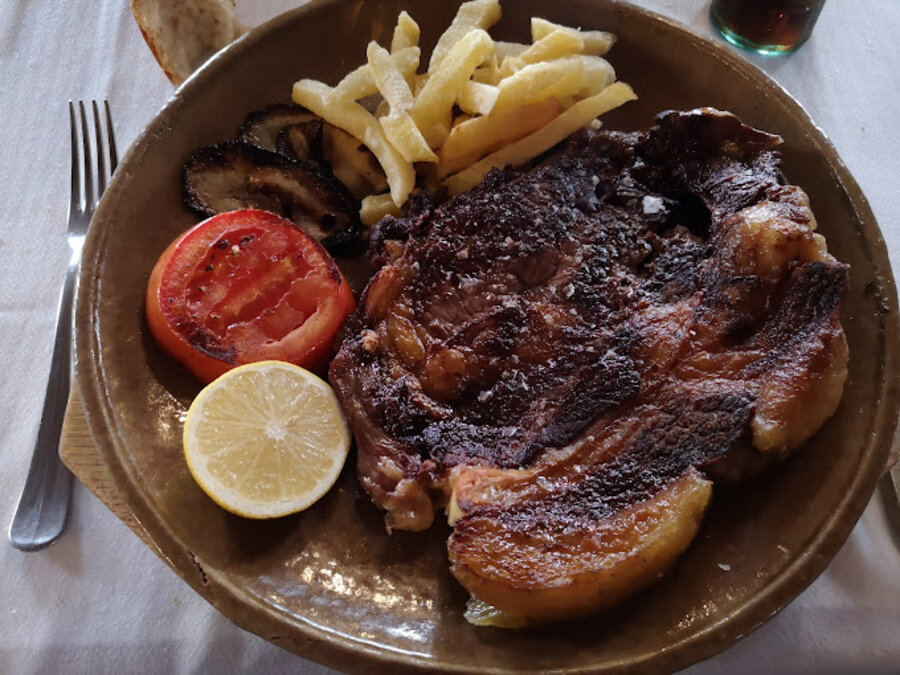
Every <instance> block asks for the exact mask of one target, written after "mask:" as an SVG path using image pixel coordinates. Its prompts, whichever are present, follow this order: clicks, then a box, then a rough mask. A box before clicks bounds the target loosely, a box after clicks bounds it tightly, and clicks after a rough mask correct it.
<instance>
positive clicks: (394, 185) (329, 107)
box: [292, 80, 416, 206]
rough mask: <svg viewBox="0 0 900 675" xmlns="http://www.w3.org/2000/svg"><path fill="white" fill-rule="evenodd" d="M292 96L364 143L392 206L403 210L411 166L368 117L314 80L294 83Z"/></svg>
mask: <svg viewBox="0 0 900 675" xmlns="http://www.w3.org/2000/svg"><path fill="white" fill-rule="evenodd" d="M292 96H293V99H294V102H295V103H297V104H298V105H302V106H303V107H305V108H307V109H308V110H310V111H311V112H313V113H315V114H316V115H318V116H319V117H321V118H322V119H323V120H325V121H326V122H330V123H331V124H333V125H334V126H336V127H338V128H340V129H343V130H344V131H346V132H347V133H349V134H351V135H353V136H355V137H356V138H358V139H359V140H361V141H362V142H363V143H365V144H366V146H367V147H368V148H369V149H370V150H371V151H372V153H373V154H374V155H375V158H376V159H377V160H378V163H379V164H381V167H382V168H383V169H384V173H385V175H386V176H387V180H388V185H389V186H390V188H391V197H392V199H393V200H394V203H395V204H396V205H397V206H403V204H404V203H405V202H406V200H407V198H408V197H409V193H410V192H412V189H413V187H414V186H415V184H416V172H415V170H414V169H413V165H412V163H411V162H409V161H407V160H406V159H405V158H404V157H403V155H401V154H400V152H398V151H397V149H396V148H395V147H394V146H393V145H391V142H390V141H389V140H388V139H387V136H386V135H385V133H384V130H383V129H382V128H381V124H379V123H378V120H377V119H376V118H375V116H374V115H373V114H372V113H370V112H369V111H368V110H366V109H365V108H363V107H362V106H361V105H359V104H358V103H356V102H354V101H352V100H347V99H346V98H342V97H341V96H340V95H339V94H337V93H336V90H335V89H333V88H332V87H329V86H328V85H327V84H325V83H323V82H317V81H316V80H300V81H299V82H296V83H295V84H294V89H293V92H292Z"/></svg>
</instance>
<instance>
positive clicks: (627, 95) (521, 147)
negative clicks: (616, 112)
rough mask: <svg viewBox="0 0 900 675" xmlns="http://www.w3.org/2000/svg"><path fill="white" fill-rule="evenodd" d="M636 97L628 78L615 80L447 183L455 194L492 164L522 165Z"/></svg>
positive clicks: (496, 165) (480, 178)
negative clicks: (597, 92)
mask: <svg viewBox="0 0 900 675" xmlns="http://www.w3.org/2000/svg"><path fill="white" fill-rule="evenodd" d="M636 98H637V97H636V96H635V94H634V91H632V89H631V87H629V86H628V85H627V84H625V83H624V82H616V83H614V84H611V85H610V86H609V87H607V88H606V89H604V90H603V91H602V92H600V93H599V94H596V95H595V96H591V97H590V98H586V99H584V100H581V101H579V102H578V103H576V104H575V105H573V106H572V107H571V108H569V109H568V110H566V111H565V112H564V113H562V114H561V115H559V116H558V117H556V118H555V119H553V120H552V121H551V122H550V123H548V124H547V125H545V126H544V127H542V128H540V129H538V130H537V131H535V132H533V133H531V134H529V135H528V136H525V137H524V138H521V139H519V140H518V141H515V142H513V143H510V144H509V145H507V146H506V147H504V148H501V149H500V150H497V151H496V152H494V153H491V154H490V155H488V156H487V157H485V158H484V159H482V160H481V161H479V162H477V163H475V164H473V165H472V166H470V167H469V168H468V169H464V170H463V171H460V172H459V173H457V174H455V175H453V176H450V177H449V178H447V179H446V180H445V181H444V182H443V185H444V186H446V187H447V189H448V191H449V192H450V194H451V195H457V194H459V193H460V192H464V191H466V190H468V189H469V188H471V187H474V186H475V185H477V184H478V183H479V182H480V181H481V180H482V179H483V178H484V177H485V176H486V175H487V173H488V172H489V171H490V170H491V169H492V168H494V167H501V168H502V167H504V166H506V165H507V164H510V165H512V166H519V165H521V164H523V163H525V162H527V161H529V160H531V159H533V158H534V157H536V156H538V155H539V154H541V153H542V152H546V151H547V150H549V149H550V148H552V147H553V146H554V145H556V144H557V143H559V142H560V141H562V140H564V139H565V138H566V137H567V136H569V135H570V134H572V133H573V132H575V131H577V130H578V129H580V128H581V127H583V126H585V125H587V124H589V123H590V122H591V120H593V119H595V118H596V117H597V116H598V115H602V114H603V113H605V112H607V111H609V110H612V109H613V108H617V107H618V106H620V105H622V104H623V103H625V102H626V101H631V100H634V99H636Z"/></svg>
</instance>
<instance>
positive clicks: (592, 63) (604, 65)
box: [574, 54, 616, 98]
mask: <svg viewBox="0 0 900 675" xmlns="http://www.w3.org/2000/svg"><path fill="white" fill-rule="evenodd" d="M574 58H576V59H578V60H579V61H580V62H581V69H582V71H581V80H582V88H581V90H580V91H579V92H578V94H577V95H578V96H580V97H581V98H587V97H588V96H593V95H594V94H599V93H600V92H601V91H603V90H604V89H606V88H607V87H608V86H609V85H611V84H612V83H613V82H615V81H616V71H615V70H613V67H612V66H611V65H610V64H609V62H608V61H607V60H606V59H604V58H601V57H599V56H585V55H583V54H581V55H579V56H576V57H574Z"/></svg>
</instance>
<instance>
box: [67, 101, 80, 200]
mask: <svg viewBox="0 0 900 675" xmlns="http://www.w3.org/2000/svg"><path fill="white" fill-rule="evenodd" d="M69 129H70V132H71V142H72V190H71V192H70V193H69V217H70V218H71V216H72V214H73V213H75V212H76V211H77V210H78V209H80V208H81V169H80V167H79V165H78V127H77V125H76V124H75V105H74V104H73V103H72V101H69Z"/></svg>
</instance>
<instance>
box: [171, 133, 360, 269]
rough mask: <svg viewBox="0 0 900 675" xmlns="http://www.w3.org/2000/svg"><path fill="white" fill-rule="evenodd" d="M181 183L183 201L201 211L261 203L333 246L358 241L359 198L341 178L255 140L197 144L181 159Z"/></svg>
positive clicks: (203, 214)
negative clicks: (182, 163) (197, 147)
mask: <svg viewBox="0 0 900 675" xmlns="http://www.w3.org/2000/svg"><path fill="white" fill-rule="evenodd" d="M183 186H184V202H185V205H186V206H187V207H188V208H190V209H191V210H192V211H193V212H194V213H196V214H197V215H198V216H201V217H209V216H212V215H215V214H216V213H221V212H223V211H230V210H234V209H239V208H260V209H264V210H266V211H272V212H273V213H277V214H279V215H281V216H284V217H285V218H289V219H290V220H292V221H294V223H295V224H296V225H297V226H298V227H299V228H301V229H302V230H304V231H306V232H307V233H308V234H310V235H311V236H313V237H314V238H315V239H317V240H319V241H320V242H321V243H322V245H323V246H325V248H326V249H328V250H329V251H331V252H339V251H344V250H347V249H351V248H352V247H353V246H355V245H356V244H357V243H358V242H359V241H360V237H361V232H362V226H361V224H360V222H359V216H358V206H357V203H356V202H355V200H354V199H353V198H352V197H351V196H350V194H349V193H348V192H347V190H346V188H345V187H344V186H343V185H342V184H341V183H340V182H339V181H337V180H336V179H335V178H334V177H333V176H331V175H330V174H329V173H327V172H324V171H322V170H321V169H319V168H318V167H316V166H315V165H313V164H310V163H308V162H303V161H299V160H293V159H290V158H288V157H284V156H283V155H280V154H278V153H275V152H271V151H269V150H265V149H263V148H260V147H258V146H256V145H251V144H248V143H241V142H239V141H224V142H222V143H219V144H217V145H211V146H207V147H203V148H200V149H199V150H196V151H195V152H194V153H193V154H191V156H190V157H189V158H188V160H187V162H186V163H185V165H184V172H183Z"/></svg>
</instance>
